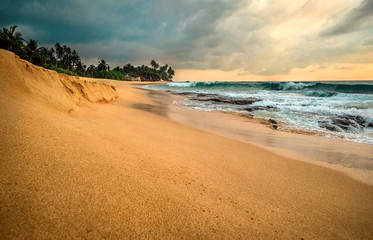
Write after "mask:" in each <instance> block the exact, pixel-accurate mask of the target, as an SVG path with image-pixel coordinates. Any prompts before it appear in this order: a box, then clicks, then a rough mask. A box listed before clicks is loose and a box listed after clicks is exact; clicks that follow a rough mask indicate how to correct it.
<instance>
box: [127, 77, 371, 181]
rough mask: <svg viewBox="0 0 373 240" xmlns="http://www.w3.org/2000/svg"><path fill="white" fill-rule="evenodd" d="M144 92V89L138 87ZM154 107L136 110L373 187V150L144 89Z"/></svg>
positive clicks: (148, 105) (167, 93) (182, 97)
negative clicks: (206, 108)
mask: <svg viewBox="0 0 373 240" xmlns="http://www.w3.org/2000/svg"><path fill="white" fill-rule="evenodd" d="M134 86H135V87H139V88H140V89H141V86H136V84H135V85H134ZM141 90H143V91H145V92H146V95H147V96H148V97H149V98H150V99H151V100H152V103H151V104H143V105H141V104H139V105H134V106H133V107H135V108H138V109H141V110H144V111H149V112H152V113H154V114H157V115H160V116H163V117H166V118H168V119H170V120H172V121H176V122H179V123H182V124H185V125H188V126H192V127H196V128H198V129H201V130H204V131H208V132H211V133H214V134H218V135H221V136H226V137H229V138H234V139H237V140H241V141H245V142H248V143H250V144H255V145H257V146H259V147H261V148H265V149H267V150H270V151H272V152H275V153H276V154H279V155H282V156H287V157H289V156H290V157H292V158H295V159H298V160H302V161H307V162H311V163H313V164H319V165H322V166H325V167H328V168H332V169H336V170H338V171H341V172H343V173H346V174H348V175H349V176H350V177H353V178H354V179H357V180H359V181H362V182H364V183H368V184H370V185H373V146H372V145H370V144H363V143H355V142H351V141H344V140H338V139H330V138H329V139H328V138H324V137H320V136H314V135H310V134H297V133H292V132H284V131H278V130H273V129H272V128H270V127H269V126H268V125H266V124H263V123H260V120H257V119H251V118H247V117H244V116H242V115H234V114H231V113H222V112H216V111H214V112H204V111H198V110H193V109H187V108H185V107H182V106H180V105H179V104H178V101H182V100H184V98H185V97H184V96H180V95H173V94H171V93H169V92H164V91H155V90H148V89H146V90H145V89H141Z"/></svg>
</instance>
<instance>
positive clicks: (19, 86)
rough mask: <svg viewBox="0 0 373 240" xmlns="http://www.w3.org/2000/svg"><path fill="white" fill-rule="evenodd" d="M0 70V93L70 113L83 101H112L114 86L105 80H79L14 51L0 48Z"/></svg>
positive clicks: (114, 96)
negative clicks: (29, 59) (23, 58)
mask: <svg viewBox="0 0 373 240" xmlns="http://www.w3.org/2000/svg"><path fill="white" fill-rule="evenodd" d="M0 72H1V80H2V84H1V85H0V91H1V92H2V93H3V94H12V95H13V96H16V95H23V96H25V95H26V96H27V97H30V100H31V99H34V98H38V99H39V101H42V102H44V103H47V104H49V105H50V106H53V107H54V108H56V109H59V110H62V111H69V112H71V111H72V110H73V109H74V108H75V106H76V105H85V104H86V103H87V102H93V103H100V102H102V103H108V102H112V101H115V100H116V99H117V98H118V94H117V92H116V90H115V87H113V86H110V85H108V84H105V83H100V82H96V81H90V80H89V79H85V80H82V79H80V78H79V77H72V76H68V75H66V74H59V73H57V72H55V71H52V70H47V69H45V68H42V67H39V66H35V65H33V64H31V63H29V62H27V61H25V60H21V59H20V58H19V57H18V56H16V55H15V54H13V53H11V52H8V51H5V50H2V49H0Z"/></svg>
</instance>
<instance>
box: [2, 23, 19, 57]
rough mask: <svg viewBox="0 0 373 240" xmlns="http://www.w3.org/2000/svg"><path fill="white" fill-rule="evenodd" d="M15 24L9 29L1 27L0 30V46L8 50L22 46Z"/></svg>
mask: <svg viewBox="0 0 373 240" xmlns="http://www.w3.org/2000/svg"><path fill="white" fill-rule="evenodd" d="M16 28H17V26H16V25H14V26H11V27H10V28H9V29H6V28H4V27H3V29H2V30H0V47H1V48H3V49H6V50H8V51H13V52H15V51H19V50H20V49H21V48H22V46H23V41H24V40H23V38H22V34H21V33H20V32H18V31H17V32H16V31H15V30H16Z"/></svg>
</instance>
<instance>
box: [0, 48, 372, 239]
mask: <svg viewBox="0 0 373 240" xmlns="http://www.w3.org/2000/svg"><path fill="white" fill-rule="evenodd" d="M0 81H1V82H0V104H1V108H0V126H1V127H0V136H1V145H0V236H1V238H2V239H13V238H21V239H74V238H79V239H82V238H87V239H96V238H97V239H101V238H109V239H124V238H136V239H138V238H146V239H148V238H159V239H178V238H182V239H185V238H192V239H195V238H199V239H210V238H220V239H230V238H231V239H240V238H244V239H301V238H304V239H371V238H372V236H373V187H372V186H370V185H367V184H363V183H360V182H358V181H355V180H353V179H351V178H349V177H347V176H346V175H344V174H342V173H339V172H337V171H333V170H330V169H327V168H324V167H321V166H317V165H312V164H309V163H305V162H301V161H297V160H293V159H290V158H286V157H281V156H278V155H276V154H274V153H271V152H269V151H267V150H264V149H261V148H259V147H257V146H254V145H250V144H248V143H244V142H240V141H236V140H233V139H229V138H225V137H221V136H217V135H214V134H210V133H206V132H203V131H201V130H197V129H194V128H192V127H187V126H184V125H181V124H177V123H174V122H172V121H170V120H168V119H166V118H162V117H160V116H157V115H154V114H151V113H148V112H145V111H141V110H137V109H134V108H132V107H131V105H132V104H135V103H137V104H138V103H149V99H148V98H147V97H146V96H145V95H144V94H143V91H141V90H138V89H135V88H133V87H131V85H130V83H127V82H116V81H109V80H104V81H99V82H98V83H95V82H94V80H91V79H83V78H80V79H78V78H74V77H68V76H66V75H61V74H57V73H55V72H53V71H49V70H45V69H43V68H40V67H36V66H33V65H31V64H30V63H27V62H25V61H22V60H20V59H19V58H18V57H16V56H15V55H14V54H12V53H10V52H7V51H3V50H0ZM103 82H104V83H103ZM105 82H107V83H109V84H111V85H114V86H115V88H112V87H111V86H110V85H108V84H105ZM117 93H118V95H117ZM117 96H119V97H118V98H117ZM95 102H101V103H102V102H112V103H108V104H97V103H95Z"/></svg>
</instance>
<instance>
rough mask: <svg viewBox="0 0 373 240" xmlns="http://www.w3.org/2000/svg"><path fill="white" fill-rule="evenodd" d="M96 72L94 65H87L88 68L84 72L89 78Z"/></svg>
mask: <svg viewBox="0 0 373 240" xmlns="http://www.w3.org/2000/svg"><path fill="white" fill-rule="evenodd" d="M95 72H96V67H95V66H94V65H92V64H91V65H89V67H88V68H87V70H86V73H87V75H88V76H89V77H93V74H94V73H95Z"/></svg>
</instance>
